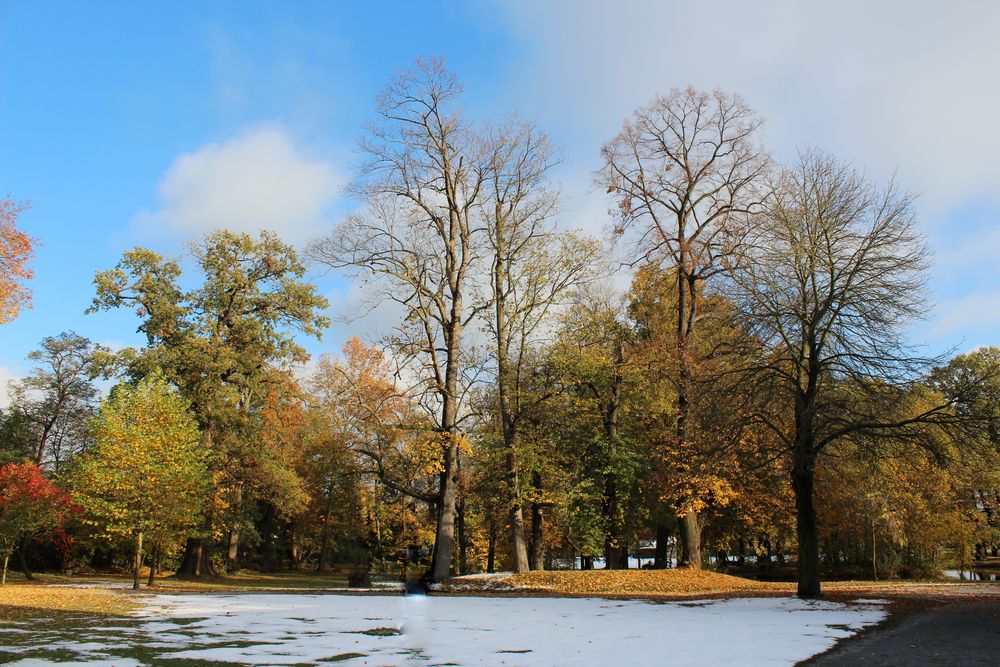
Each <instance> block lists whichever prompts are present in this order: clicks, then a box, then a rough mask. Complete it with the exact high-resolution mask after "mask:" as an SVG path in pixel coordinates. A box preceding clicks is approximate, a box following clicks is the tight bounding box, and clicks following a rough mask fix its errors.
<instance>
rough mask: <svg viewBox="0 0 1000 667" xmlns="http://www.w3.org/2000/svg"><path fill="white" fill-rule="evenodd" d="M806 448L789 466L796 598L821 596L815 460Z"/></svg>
mask: <svg viewBox="0 0 1000 667" xmlns="http://www.w3.org/2000/svg"><path fill="white" fill-rule="evenodd" d="M805 447H808V445H807V446H805ZM805 447H803V446H800V447H799V448H797V449H796V451H795V461H794V463H793V467H792V488H793V490H794V491H795V511H796V522H795V527H796V535H797V537H798V543H799V551H798V554H799V584H798V595H799V597H801V598H817V597H819V596H820V579H819V529H818V527H817V524H816V507H815V505H814V504H813V493H814V487H815V473H816V471H815V466H816V457H815V454H813V453H812V452H811V447H808V449H806V448H805Z"/></svg>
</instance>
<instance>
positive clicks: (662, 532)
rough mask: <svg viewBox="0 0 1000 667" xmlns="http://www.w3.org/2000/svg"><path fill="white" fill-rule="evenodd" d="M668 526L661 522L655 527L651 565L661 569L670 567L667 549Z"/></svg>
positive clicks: (668, 538)
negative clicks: (654, 545) (654, 542)
mask: <svg viewBox="0 0 1000 667" xmlns="http://www.w3.org/2000/svg"><path fill="white" fill-rule="evenodd" d="M671 532H673V531H671V530H670V528H669V527H668V526H665V525H663V524H660V525H658V526H657V527H656V550H655V551H654V552H653V567H654V568H656V569H658V570H663V569H666V568H668V567H670V558H669V553H668V551H667V550H668V549H669V546H670V534H671Z"/></svg>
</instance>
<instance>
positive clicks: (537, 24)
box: [0, 0, 1000, 377]
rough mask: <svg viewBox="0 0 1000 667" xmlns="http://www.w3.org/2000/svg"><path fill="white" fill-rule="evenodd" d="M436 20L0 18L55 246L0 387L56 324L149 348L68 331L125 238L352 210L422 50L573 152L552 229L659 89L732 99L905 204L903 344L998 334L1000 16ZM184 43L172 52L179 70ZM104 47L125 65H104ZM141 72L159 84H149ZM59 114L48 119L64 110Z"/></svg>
mask: <svg viewBox="0 0 1000 667" xmlns="http://www.w3.org/2000/svg"><path fill="white" fill-rule="evenodd" d="M437 9H438V10H439V11H437V12H422V11H417V10H416V9H415V8H414V7H408V6H406V5H404V4H401V5H398V6H397V7H395V8H394V9H393V13H394V16H396V17H397V18H398V21H394V22H393V25H386V22H385V21H383V20H379V19H380V17H379V16H377V10H374V9H357V10H354V9H348V8H343V7H329V6H325V5H316V6H306V5H303V6H302V7H299V8H297V10H296V11H288V12H287V13H284V14H283V15H282V17H281V20H280V21H274V20H271V19H273V18H274V17H273V16H271V17H269V15H268V13H267V12H266V11H263V9H261V8H255V7H253V6H247V7H244V8H242V9H241V10H240V11H239V12H238V13H234V10H229V9H224V8H219V9H218V10H217V15H216V14H212V15H211V16H209V17H207V18H206V16H205V15H204V12H202V13H197V12H194V11H193V10H191V11H189V10H186V9H183V8H182V9H176V8H174V9H172V10H171V11H169V12H164V13H162V15H161V14H155V13H156V12H159V11H160V10H159V9H156V8H150V7H145V8H143V7H138V6H137V7H132V8H128V9H127V10H123V11H121V12H117V13H115V15H114V16H111V17H108V19H107V21H106V22H103V23H102V24H101V25H95V26H94V27H93V31H94V32H90V33H86V34H84V33H82V32H80V31H78V30H76V29H75V26H77V25H79V23H80V21H83V20H84V19H85V18H86V19H87V20H88V21H89V20H90V18H89V17H86V16H85V15H83V14H81V15H79V16H77V15H76V14H75V12H77V11H80V12H83V11H84V9H83V8H80V9H79V10H77V9H73V8H67V9H66V11H65V15H64V16H61V17H60V21H56V22H48V23H47V22H45V21H38V20H33V14H34V13H37V8H35V9H32V7H31V6H30V4H29V3H25V4H23V5H19V6H14V5H13V4H9V5H4V6H3V8H2V9H0V60H2V61H3V62H11V63H15V64H16V66H15V67H9V68H3V69H2V70H0V84H3V87H4V89H6V90H18V91H21V92H22V94H19V95H16V96H12V98H11V99H10V100H7V103H6V104H5V105H3V108H0V127H5V128H6V127H16V128H18V132H4V133H2V134H0V192H3V193H6V192H10V193H11V195H12V196H13V197H14V198H15V199H18V200H20V199H30V200H31V202H32V207H31V209H29V210H28V211H27V212H26V213H25V216H24V218H23V223H24V224H25V225H26V226H27V227H28V229H29V231H31V232H32V233H33V234H34V235H36V236H38V237H40V238H41V239H42V241H43V246H42V248H41V249H40V250H39V255H38V260H37V263H36V266H35V268H36V271H37V279H36V280H35V281H34V284H33V288H34V290H35V308H34V310H32V311H30V312H28V313H26V314H25V315H24V316H23V317H21V318H20V319H19V320H18V321H16V322H13V323H11V324H9V325H7V326H6V329H5V336H6V339H5V340H6V342H7V344H6V345H5V349H4V350H3V353H2V354H0V377H2V376H23V375H24V374H26V373H27V371H28V368H29V364H28V363H27V362H26V361H25V360H24V356H25V355H26V354H27V353H28V352H29V351H30V350H31V349H34V348H35V347H36V346H37V344H38V341H39V340H41V339H42V338H43V337H45V336H47V335H52V334H53V333H55V332H58V331H61V330H64V329H73V330H76V331H77V332H78V333H80V334H81V335H84V336H86V337H88V338H90V339H92V340H95V341H100V342H101V343H103V344H106V345H108V346H110V347H112V348H116V347H120V346H122V345H124V344H132V343H135V342H137V340H138V339H137V338H136V337H135V335H134V334H132V333H130V332H131V331H132V329H134V322H133V321H132V320H130V319H129V318H128V317H127V316H126V315H124V314H122V315H111V314H103V315H94V316H90V317H84V316H83V315H82V311H83V310H84V309H85V308H86V305H87V304H88V303H89V300H90V298H91V297H92V288H91V285H90V281H91V279H92V277H93V273H94V270H95V269H96V268H99V267H103V266H106V265H110V264H111V263H113V261H114V259H115V258H116V257H117V256H118V255H119V254H120V252H121V250H122V249H123V248H128V247H131V246H133V245H136V244H140V245H147V246H150V247H152V248H153V249H155V250H157V251H159V252H162V253H164V254H166V255H174V254H180V253H179V250H180V248H181V245H182V244H183V243H184V242H186V241H188V240H189V239H190V238H191V236H192V235H196V234H199V233H203V232H206V231H208V230H209V229H211V228H213V227H230V228H234V229H239V230H245V231H251V230H254V229H258V228H274V229H275V231H277V232H279V233H280V234H281V235H282V236H283V237H285V238H287V239H289V240H291V241H293V242H296V243H301V242H304V241H306V240H308V239H309V238H314V237H315V236H316V235H317V232H320V233H321V232H322V231H323V230H324V229H329V227H330V225H331V224H332V223H333V222H334V221H335V220H337V219H339V218H341V217H342V216H343V215H344V214H345V213H347V212H350V211H351V210H354V209H355V208H356V207H357V202H355V201H354V200H352V199H351V198H350V197H348V196H346V195H344V194H343V193H342V191H341V186H342V185H343V183H344V182H345V181H346V179H347V176H348V175H349V174H350V173H352V165H353V164H354V163H355V162H356V161H357V156H356V155H355V154H354V153H353V146H354V142H355V139H356V137H357V136H358V134H359V132H360V129H361V126H362V123H363V122H364V120H365V119H366V118H369V117H370V114H371V112H372V109H373V99H374V96H375V94H376V93H377V91H378V89H379V88H381V86H382V85H383V84H384V82H385V81H386V80H388V79H389V78H390V77H391V76H392V73H393V72H394V71H395V70H396V69H397V68H399V67H402V66H406V65H407V64H409V63H410V62H412V60H413V58H414V57H415V56H418V55H441V56H443V57H444V58H445V59H446V61H447V63H448V66H449V68H451V69H452V70H454V71H455V72H456V73H457V74H458V75H459V76H460V77H461V78H462V80H463V81H464V82H465V83H466V85H467V88H468V90H469V95H468V100H467V106H468V111H469V112H470V113H473V114H476V115H481V116H484V117H491V114H492V115H495V114H497V113H498V110H504V111H507V110H516V111H518V112H520V113H521V114H522V115H524V117H526V118H527V119H528V120H530V121H532V122H534V123H535V124H537V126H538V127H539V128H540V129H542V130H543V131H546V132H548V133H549V134H550V136H551V139H552V142H553V144H554V145H555V146H556V147H557V148H560V149H562V153H563V155H564V160H563V161H562V163H561V164H560V165H559V166H558V167H557V168H556V169H555V170H554V172H553V177H554V178H555V180H557V181H558V182H560V183H561V185H562V191H563V193H564V197H563V205H562V209H561V215H560V224H561V225H562V226H563V227H565V228H576V227H582V228H583V229H585V230H586V231H590V232H595V233H596V232H600V231H602V230H603V229H604V228H605V227H606V225H607V222H608V216H607V208H608V205H607V199H606V198H605V197H604V193H603V192H600V191H597V190H595V189H594V188H593V187H592V185H591V183H592V180H593V172H594V170H595V169H597V168H599V166H600V155H599V151H600V147H601V145H602V144H603V143H604V142H605V141H607V140H608V139H609V138H610V137H612V136H614V134H615V133H616V132H617V130H618V129H619V128H620V127H621V122H622V120H623V119H625V118H626V117H627V116H628V115H629V114H630V113H631V112H632V111H633V110H634V109H636V108H638V107H640V106H642V105H644V104H647V103H648V102H649V101H650V100H651V99H653V97H654V96H655V95H656V94H657V93H665V92H666V91H669V90H670V89H671V88H673V87H684V86H687V85H689V84H690V85H692V86H694V87H696V88H698V89H702V90H713V89H716V88H719V89H721V90H724V91H726V92H729V93H738V94H740V95H742V96H743V97H744V98H745V99H746V101H747V103H748V104H749V105H750V106H751V107H752V108H753V109H754V110H755V111H757V113H759V114H760V116H761V117H762V118H763V119H764V120H765V125H764V127H763V137H762V138H763V141H764V143H765V145H766V146H767V148H768V150H769V152H770V153H771V154H772V155H773V156H774V157H775V158H776V159H777V160H778V161H781V162H787V161H789V160H793V159H794V157H795V151H796V149H797V148H798V147H801V146H804V145H806V144H809V145H814V146H817V147H819V148H821V149H824V150H828V151H830V152H832V153H833V154H834V155H836V156H838V157H840V158H842V159H849V160H853V161H854V164H855V165H856V166H857V167H859V168H861V169H863V170H867V171H868V172H869V173H870V175H871V176H872V177H873V178H875V179H876V180H885V179H886V178H887V177H888V176H889V175H890V173H891V172H892V171H893V170H894V169H896V170H898V171H897V181H898V182H899V184H900V186H901V187H902V188H904V189H905V190H907V191H910V192H916V193H919V198H918V200H917V203H916V208H917V213H918V217H919V219H920V224H921V226H922V227H923V229H924V230H925V231H926V232H927V233H928V235H929V242H930V245H931V246H932V247H933V248H934V249H935V255H936V265H935V268H934V269H933V270H932V275H931V283H930V287H931V291H932V295H933V298H934V301H936V302H937V310H936V311H935V313H934V316H933V317H932V318H930V319H929V321H928V323H926V324H923V325H919V326H918V328H917V329H916V330H915V332H914V334H913V337H914V340H915V342H924V341H926V342H928V343H930V345H931V347H932V348H933V350H934V351H943V350H945V349H947V348H949V347H952V346H958V347H959V348H961V349H966V348H972V347H975V346H977V345H981V344H987V343H990V342H995V341H996V338H997V334H998V332H1000V307H998V306H1000V286H998V285H1000V263H997V262H995V261H994V258H993V257H992V252H993V248H995V247H997V245H998V244H1000V225H997V224H995V221H996V220H997V218H998V216H1000V201H998V195H997V193H1000V161H998V160H996V159H995V156H996V155H997V154H998V153H1000V134H997V133H996V132H994V131H993V125H994V115H995V114H994V110H995V109H996V107H997V104H998V103H1000V79H998V77H997V76H996V72H997V70H998V68H1000V49H998V48H997V47H996V45H995V41H996V40H995V37H996V35H997V34H1000V4H997V3H994V2H989V1H987V0H979V1H975V0H971V1H960V2H953V3H948V4H947V5H945V4H942V3H935V2H925V1H913V2H909V1H904V0H889V1H886V2H879V3H870V2H863V1H861V0H847V1H846V2H838V3H802V2H793V1H792V0H778V1H775V2H768V3H743V2H737V1H735V0H726V1H722V2H713V3H681V2H639V1H638V0H622V1H621V2H616V3H613V4H608V3H605V2H600V1H599V0H579V1H571V0H554V1H553V2H545V3H537V2H529V1H527V0H512V1H510V2H493V1H483V2H478V3H472V4H470V5H465V6H462V7H454V6H451V7H447V8H445V7H439V8H437ZM429 16H434V17H435V20H434V21H431V20H429V18H428V17H429ZM634 17H640V19H641V20H637V19H636V18H634ZM154 23H155V24H156V26H157V30H156V31H155V32H154V31H151V30H150V29H149V27H148V26H150V25H152V24H154ZM456 35H457V36H458V37H456ZM446 36H447V37H448V38H447V39H445V37H446ZM94 43H101V44H107V45H109V46H108V48H107V49H93V48H92V44H94ZM179 43H184V44H186V45H187V47H186V48H185V51H184V57H183V58H177V57H173V55H176V49H177V44H179ZM112 46H113V47H114V49H128V51H129V53H130V54H131V55H130V58H128V59H122V58H112V57H111V55H113V53H114V49H111V47H112ZM429 48H430V49H431V52H430V53H429V52H428V49H429ZM150 68H154V69H155V71H156V72H157V76H155V77H150V76H145V75H143V76H140V75H139V74H138V73H142V72H146V71H149V70H150ZM94 72H101V73H102V75H101V77H100V78H99V79H95V78H94V74H93V73H94ZM39 82H44V86H40V83H39ZM70 101H71V102H70ZM67 108H72V109H73V112H72V113H62V114H61V115H60V117H59V118H60V121H59V123H58V124H56V125H54V124H53V122H52V113H55V112H56V110H65V109H67ZM154 129H155V131H153V130H154ZM81 247H88V248H91V251H90V252H88V253H81V252H79V249H80V248H81ZM319 279H320V281H321V286H322V289H323V290H324V292H326V293H327V295H328V296H329V297H330V301H331V303H332V304H333V306H332V307H333V309H334V311H335V313H336V312H342V311H346V312H351V311H352V310H355V309H356V306H357V304H358V302H359V300H360V298H361V295H360V294H359V292H358V288H357V287H355V286H353V285H352V284H351V283H350V282H348V281H347V280H345V279H344V278H343V277H342V276H339V275H331V276H322V277H320V278H319ZM335 313H334V314H335ZM395 316H396V313H381V314H380V313H374V314H373V316H372V318H370V319H368V320H367V321H360V322H355V323H354V324H352V325H350V326H348V325H340V326H339V327H338V328H336V329H335V330H334V331H332V332H331V333H330V335H328V336H326V337H325V339H324V340H323V341H322V342H317V343H311V344H310V352H313V353H318V352H322V351H334V350H337V349H339V348H340V346H341V345H342V343H343V341H344V340H345V339H346V337H347V336H348V335H350V334H351V333H358V334H361V335H370V334H373V333H375V332H378V331H379V330H385V329H386V328H388V326H391V322H392V321H393V320H394V319H395Z"/></svg>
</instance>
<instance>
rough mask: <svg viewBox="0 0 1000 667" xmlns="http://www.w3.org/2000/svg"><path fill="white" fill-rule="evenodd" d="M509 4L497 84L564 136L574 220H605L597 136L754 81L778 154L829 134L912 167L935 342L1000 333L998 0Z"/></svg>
mask: <svg viewBox="0 0 1000 667" xmlns="http://www.w3.org/2000/svg"><path fill="white" fill-rule="evenodd" d="M495 6H496V8H497V10H498V11H497V12H496V13H497V16H499V17H501V20H502V21H504V22H505V23H506V24H507V26H508V27H509V29H510V30H511V31H512V32H513V33H514V35H515V36H516V38H517V39H519V40H520V46H521V54H522V55H521V57H520V59H519V61H517V62H515V63H512V65H511V73H510V77H509V81H508V83H507V86H506V88H501V89H499V91H498V94H499V95H501V96H506V97H507V98H510V99H514V100H516V103H517V104H518V106H519V107H520V108H521V110H522V111H523V112H524V113H525V114H526V115H527V116H529V117H531V118H536V119H537V120H538V122H539V124H540V125H541V126H542V127H547V128H552V129H553V131H554V133H555V134H556V139H557V142H559V143H561V144H562V145H564V146H565V147H566V151H567V157H568V158H569V160H568V162H570V163H572V164H573V169H566V170H565V171H564V176H565V177H566V179H567V180H566V186H565V190H566V192H567V194H572V195H573V201H572V203H571V204H570V206H569V207H568V210H567V213H571V214H572V217H573V218H575V220H570V221H569V225H570V226H574V225H575V223H577V221H579V222H581V223H582V224H583V225H584V226H585V227H587V228H588V229H590V230H594V229H596V228H599V227H600V220H601V218H602V213H603V208H606V206H607V200H606V198H605V195H604V194H603V192H602V191H594V190H593V189H589V190H588V188H587V187H586V185H587V181H588V180H589V173H587V172H586V169H594V168H596V167H597V166H598V163H599V150H600V146H601V144H602V143H603V142H605V141H607V140H609V139H610V138H611V137H612V136H613V135H614V134H615V133H616V132H617V131H618V129H619V128H620V127H621V123H622V121H623V120H624V119H625V118H626V117H627V116H628V115H629V114H631V113H632V111H633V110H634V109H636V108H637V107H639V106H641V105H643V104H645V103H647V102H648V101H650V100H651V99H652V97H653V96H654V95H656V94H657V93H662V92H666V91H668V90H669V89H670V88H672V87H683V86H686V85H689V84H690V85H694V86H695V87H698V88H701V89H714V88H721V89H723V90H726V91H728V92H736V93H740V94H741V95H743V96H744V97H745V98H746V99H747V101H748V102H749V104H750V105H751V106H752V107H754V108H755V109H756V110H757V111H758V113H760V114H761V116H762V117H763V118H764V119H765V121H766V123H765V126H764V135H765V136H764V139H765V143H766V144H767V146H768V148H769V149H770V150H772V152H773V153H774V155H775V157H776V158H778V159H779V160H787V159H789V158H792V157H793V156H794V151H795V149H796V148H798V147H801V146H804V145H815V146H818V147H820V148H822V149H826V150H829V151H831V152H833V153H834V154H835V155H837V156H838V157H841V158H844V159H850V160H853V161H855V163H856V164H857V165H858V166H859V167H861V168H863V169H867V170H869V171H870V172H871V175H872V176H873V177H874V178H876V179H878V180H881V179H883V178H886V177H888V175H889V174H890V173H891V172H892V171H893V170H896V169H898V173H897V178H898V180H899V183H900V185H901V187H902V188H904V189H905V190H908V191H911V192H916V193H919V194H920V198H919V199H918V202H917V205H918V209H919V210H918V213H919V216H920V219H921V222H922V225H923V226H924V228H925V229H926V230H927V231H928V232H929V233H930V236H931V238H932V240H934V242H935V245H936V246H937V247H938V248H939V252H938V265H937V268H936V269H935V270H934V271H933V274H934V275H933V277H932V286H933V290H934V295H935V298H936V300H937V302H938V303H939V304H940V305H939V307H938V308H937V310H936V312H935V314H933V315H932V316H931V320H933V321H934V324H932V325H930V326H929V327H926V328H923V329H922V331H923V333H924V334H926V335H929V336H930V337H931V339H933V340H935V341H937V342H938V343H941V342H949V341H955V339H956V338H962V337H965V338H967V339H968V341H969V342H984V341H985V342H989V341H990V340H992V341H993V342H995V340H996V336H997V334H998V332H1000V319H998V318H997V317H994V316H992V313H996V312H998V310H997V305H998V304H1000V293H998V292H996V291H995V290H994V289H993V286H994V283H995V277H996V276H997V275H998V274H997V270H996V268H995V265H996V262H995V260H994V258H993V257H992V254H991V253H992V251H993V248H994V247H995V245H996V244H995V241H996V240H997V239H998V238H1000V237H997V235H996V227H997V225H996V222H995V219H996V216H997V215H1000V160H998V159H997V155H1000V132H996V131H995V125H996V109H997V108H998V107H1000V78H998V75H997V72H998V71H1000V47H998V46H997V35H1000V3H996V2H992V1H990V0H964V1H963V0H959V1H956V2H952V3H948V4H942V3H940V2H932V1H930V0H885V1H883V2H870V1H869V0H843V1H842V2H835V3H819V2H801V1H800V0H770V1H769V2H765V3H753V2H744V1H743V0H715V1H706V2H697V3H695V2H681V1H678V0H673V1H663V2H657V1H651V0H650V1H643V0H619V1H618V2H614V3H608V2H606V1H604V0H553V1H552V2H543V3H539V2H532V1H530V0H513V1H512V2H505V3H495ZM584 200H586V201H584ZM970 203H977V204H978V206H979V208H980V209H982V210H981V211H980V212H979V213H977V214H976V215H977V221H976V222H977V224H976V225H971V224H969V223H970V222H971V221H970V220H968V219H967V217H968V215H969V210H970ZM984 241H988V242H987V243H985V244H984ZM987 313H989V314H987Z"/></svg>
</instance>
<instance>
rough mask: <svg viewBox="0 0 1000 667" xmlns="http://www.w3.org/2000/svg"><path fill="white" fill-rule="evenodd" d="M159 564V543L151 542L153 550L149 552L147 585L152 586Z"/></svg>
mask: <svg viewBox="0 0 1000 667" xmlns="http://www.w3.org/2000/svg"><path fill="white" fill-rule="evenodd" d="M159 564H160V543H159V542H154V543H153V550H152V551H151V552H150V553H149V578H148V579H147V580H146V585H147V586H152V585H153V582H155V581H156V569H157V567H159Z"/></svg>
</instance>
